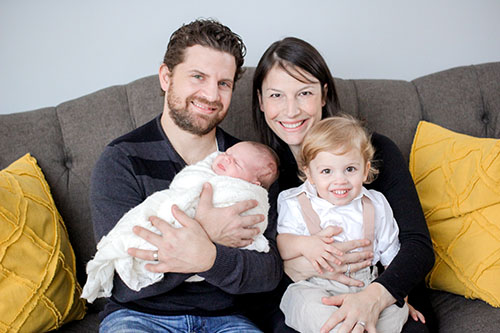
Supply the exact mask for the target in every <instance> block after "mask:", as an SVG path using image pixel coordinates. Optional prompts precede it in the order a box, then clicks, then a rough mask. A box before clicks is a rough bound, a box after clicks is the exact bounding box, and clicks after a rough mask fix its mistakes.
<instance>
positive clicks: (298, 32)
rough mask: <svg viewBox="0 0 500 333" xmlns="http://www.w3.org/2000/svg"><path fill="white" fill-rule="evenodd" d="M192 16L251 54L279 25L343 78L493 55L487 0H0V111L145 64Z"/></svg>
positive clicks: (252, 60) (495, 33)
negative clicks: (228, 34)
mask: <svg viewBox="0 0 500 333" xmlns="http://www.w3.org/2000/svg"><path fill="white" fill-rule="evenodd" d="M198 17H213V18H217V19H219V20H220V21H221V22H223V23H224V24H226V25H228V26H229V27H230V28H231V29H232V30H233V31H235V32H236V33H238V34H240V35H241V36H242V37H243V39H244V41H245V43H246V45H247V47H248V55H247V58H246V65H250V66H255V65H256V64H257V62H258V59H259V57H260V55H261V54H262V52H263V51H264V50H265V49H266V48H267V47H268V46H269V44H271V43H272V42H274V41H275V40H277V39H280V38H283V37H285V36H297V37H300V38H304V39H306V40H307V41H309V42H310V43H312V44H313V45H314V46H316V47H317V48H318V49H319V50H320V52H321V53H322V54H323V55H324V57H325V58H326V60H327V62H328V63H329V65H330V66H331V69H332V72H333V74H334V76H337V77H342V78H388V79H405V80H411V79H413V78H416V77H419V76H422V75H425V74H428V73H432V72H435V71H439V70H443V69H447V68H449V67H454V66H461V65H469V64H476V63H482V62H489V61H500V37H499V36H500V1H498V0H468V1H467V0H420V1H400V0H399V1H398V0H380V1H376V0H366V1H362V0H330V1H327V0H324V1H321V0H305V1H304V0H300V1H298V0H289V1H286V0H281V1H271V0H263V1H262V0H257V1H256V0H249V1H248V0H247V1H245V2H243V1H239V0H234V1H230V0H226V1H222V0H211V1H210V0H206V1H203V0H199V1H195V0H181V1H167V0H143V1H138V0H85V1H76V0H43V1H40V0H0V45H1V51H0V113H13V112H20V111H25V110H30V109H35V108H40V107H44V106H51V105H56V104H58V103H60V102H63V101H65V100H67V99H71V98H75V97H78V96H81V95H84V94H87V93H90V92H93V91H95V90H98V89H101V88H104V87H106V86H109V85H113V84H122V83H127V82H129V81H132V80H134V79H136V78H139V77H142V76H146V75H150V74H155V73H157V69H158V66H159V65H160V63H161V59H162V56H163V53H164V51H165V47H166V44H167V42H168V38H169V37H170V34H171V33H172V32H173V31H174V30H175V29H177V28H178V27H179V26H180V25H181V24H182V23H185V22H190V21H192V20H193V19H195V18H198Z"/></svg>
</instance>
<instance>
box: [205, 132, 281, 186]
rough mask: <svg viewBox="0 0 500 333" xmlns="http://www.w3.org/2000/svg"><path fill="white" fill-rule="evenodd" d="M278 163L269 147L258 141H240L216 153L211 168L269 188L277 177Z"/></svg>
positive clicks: (219, 172)
mask: <svg viewBox="0 0 500 333" xmlns="http://www.w3.org/2000/svg"><path fill="white" fill-rule="evenodd" d="M278 165H279V159H278V156H277V155H276V153H275V152H274V151H273V150H272V149H271V148H269V147H268V146H266V145H264V144H262V143H259V142H254V141H242V142H239V143H237V144H235V145H234V146H232V147H230V148H229V149H228V150H226V151H225V152H223V153H221V154H219V155H217V157H215V160H214V161H213V163H212V170H213V171H214V172H215V173H216V174H218V175H221V176H230V177H236V178H240V179H243V180H246V181H248V182H250V183H253V184H256V185H261V186H262V187H264V188H266V189H269V187H270V186H271V185H272V183H274V182H275V181H276V179H277V178H278Z"/></svg>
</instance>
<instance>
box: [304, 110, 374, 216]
mask: <svg viewBox="0 0 500 333" xmlns="http://www.w3.org/2000/svg"><path fill="white" fill-rule="evenodd" d="M374 152H375V149H374V148H373V146H372V144H371V141H370V135H369V134H368V132H367V130H366V129H365V128H364V127H363V126H362V125H361V123H360V122H359V121H358V120H356V119H355V118H353V117H351V116H347V115H342V116H336V117H330V118H325V119H323V120H321V121H319V122H318V123H317V124H316V125H314V126H313V127H312V128H311V129H310V130H309V132H308V133H307V134H306V136H305V137H304V141H303V142H302V146H301V151H300V156H299V159H298V164H299V170H301V171H302V172H303V175H302V178H303V180H304V178H307V180H309V182H310V183H311V184H313V185H315V186H316V190H317V192H318V196H320V197H321V198H323V199H325V200H327V201H329V202H330V203H332V204H334V205H339V206H340V205H345V204H348V203H349V202H351V201H352V200H353V199H355V198H356V197H357V196H358V195H359V194H360V193H361V188H362V186H363V183H369V182H371V181H373V180H374V178H375V176H376V174H377V173H378V171H377V170H375V169H374V168H373V167H372V165H371V160H372V159H373V155H374ZM304 174H305V177H304Z"/></svg>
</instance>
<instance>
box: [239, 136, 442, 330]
mask: <svg viewBox="0 0 500 333" xmlns="http://www.w3.org/2000/svg"><path fill="white" fill-rule="evenodd" d="M371 141H372V144H373V146H374V147H375V156H374V160H375V161H374V162H375V166H376V167H377V169H378V170H379V174H378V176H377V178H376V180H375V181H374V182H372V183H371V184H368V185H365V186H366V187H367V188H369V189H374V190H377V191H379V192H382V193H383V194H384V195H385V197H386V198H387V200H388V201H389V203H390V205H391V208H392V210H393V212H394V217H395V219H396V221H397V224H398V226H399V241H400V243H401V248H400V250H399V252H398V254H397V255H396V257H395V258H394V259H393V261H392V262H391V264H390V265H389V267H388V268H387V269H386V270H385V271H384V272H383V273H382V274H380V276H379V277H378V278H377V279H376V280H375V281H376V282H378V283H380V284H382V285H383V286H384V287H385V288H386V289H387V290H388V291H389V293H391V295H392V296H393V297H394V298H395V299H396V304H398V305H399V306H402V305H403V303H404V298H405V297H406V296H407V295H408V294H410V292H411V291H412V290H413V289H414V288H417V287H419V288H420V289H422V286H423V284H422V282H423V280H424V278H425V276H426V274H427V273H428V272H429V271H430V270H431V268H432V266H433V265H434V251H433V249H432V243H431V239H430V235H429V230H428V228H427V224H426V222H425V218H424V214H423V212H422V207H421V206H420V201H419V198H418V195H417V191H416V189H415V185H414V183H413V179H412V178H411V175H410V172H409V169H408V166H407V163H406V161H405V159H404V157H403V155H402V154H401V151H400V150H399V148H398V147H397V145H396V144H395V143H394V142H393V141H392V140H391V139H389V138H388V137H386V136H383V135H381V134H378V133H373V134H372V139H371ZM276 151H277V153H278V155H279V157H280V178H279V180H278V181H279V190H280V191H283V190H286V189H289V188H291V187H297V186H299V185H300V184H301V183H302V181H301V180H300V179H299V178H298V176H297V171H298V167H297V162H296V161H295V158H294V156H293V154H292V152H291V151H290V149H289V147H288V146H287V145H286V144H284V143H283V142H281V144H280V145H279V146H278V147H277V149H276ZM289 283H291V280H290V279H289V278H288V277H287V276H285V277H284V279H283V281H282V283H281V284H280V286H279V287H278V288H277V289H276V290H275V291H274V292H273V293H268V294H267V296H266V297H265V298H263V297H262V294H261V295H259V297H258V299H259V300H260V301H259V300H254V299H252V296H251V295H249V298H248V299H247V302H245V303H246V305H248V303H250V304H251V303H254V304H253V305H254V306H255V307H259V308H256V309H255V311H256V313H260V315H256V314H255V313H253V314H249V316H250V317H252V319H253V320H254V321H257V322H259V324H261V327H262V328H263V329H264V330H265V331H266V332H267V331H274V332H293V330H292V329H290V328H288V327H287V326H286V325H285V324H284V323H283V322H282V320H284V318H283V314H282V313H281V311H279V309H276V303H277V304H278V305H279V302H280V299H281V296H282V295H283V293H284V291H285V290H286V287H287V286H288V284H289ZM255 296H256V295H255ZM419 297H420V298H422V295H421V292H420V291H419ZM262 301H265V302H267V307H266V306H264V308H265V309H263V304H262ZM410 301H411V298H410ZM416 303H418V304H416ZM426 303H427V304H426ZM272 304H274V306H275V307H274V308H273V305H272ZM412 305H414V306H415V308H416V309H417V310H419V311H421V312H423V313H424V315H425V316H426V319H431V318H432V316H433V315H432V313H429V312H427V311H426V310H427V309H430V306H429V304H428V300H427V299H421V300H419V301H418V302H417V301H415V302H412ZM263 312H266V313H265V315H263ZM266 316H269V317H268V318H267V319H264V317H266ZM429 317H431V318H429ZM408 321H409V322H410V321H411V322H413V320H412V319H409V320H408ZM413 323H415V322H413ZM410 324H412V323H410ZM415 324H416V323H415ZM420 325H422V324H420ZM422 326H423V325H422ZM419 327H420V326H419V325H417V330H418V329H420V328H419ZM404 331H405V332H406V331H407V330H404ZM410 331H411V330H410Z"/></svg>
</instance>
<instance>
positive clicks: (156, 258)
mask: <svg viewBox="0 0 500 333" xmlns="http://www.w3.org/2000/svg"><path fill="white" fill-rule="evenodd" d="M153 260H154V261H158V251H155V252H153Z"/></svg>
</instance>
